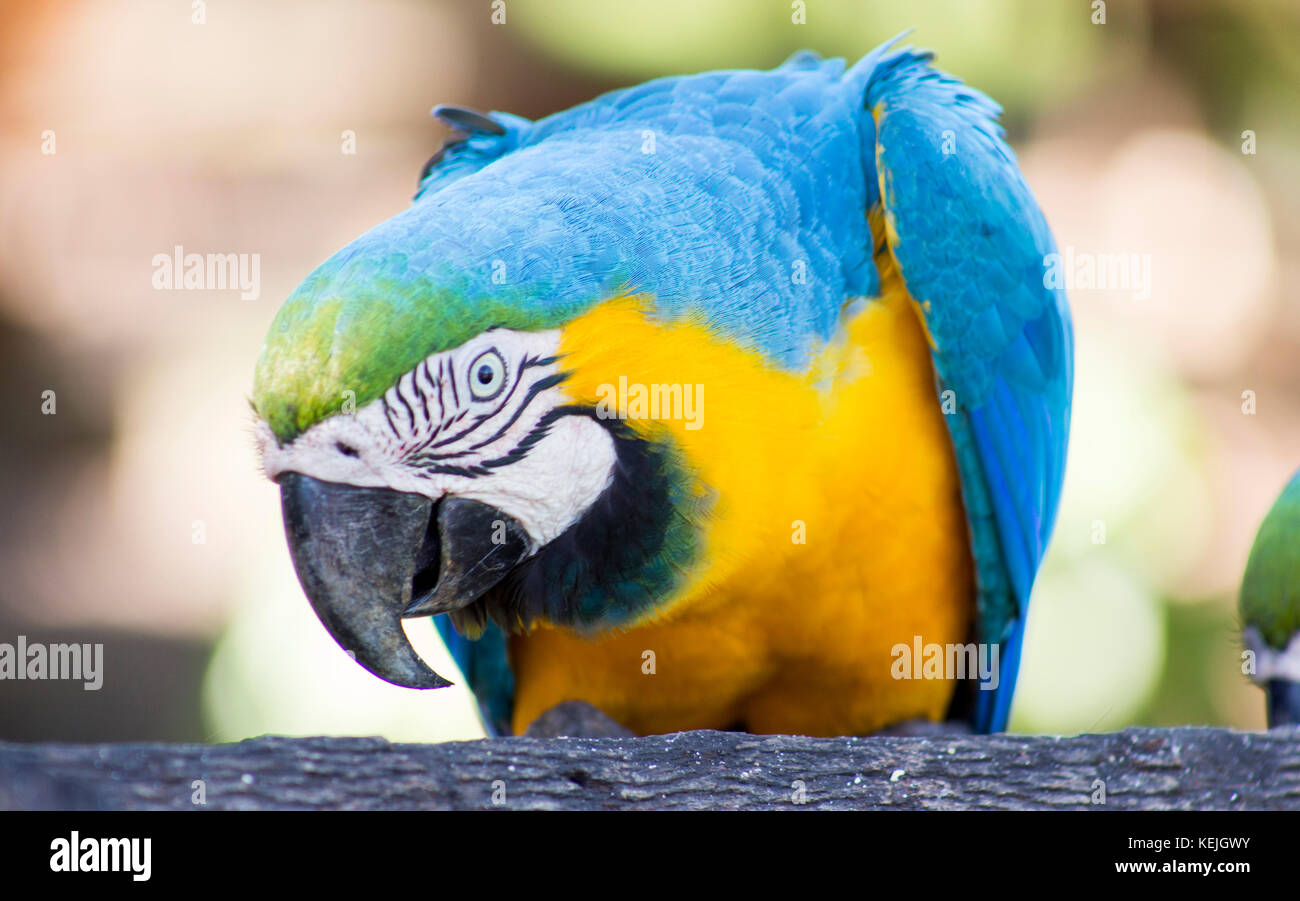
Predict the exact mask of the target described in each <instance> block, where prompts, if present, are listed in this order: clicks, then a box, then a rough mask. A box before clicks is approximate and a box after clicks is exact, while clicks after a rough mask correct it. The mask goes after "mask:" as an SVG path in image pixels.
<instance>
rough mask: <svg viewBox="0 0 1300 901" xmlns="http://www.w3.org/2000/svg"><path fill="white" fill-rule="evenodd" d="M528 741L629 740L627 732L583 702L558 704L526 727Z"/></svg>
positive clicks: (631, 735) (628, 731)
mask: <svg viewBox="0 0 1300 901" xmlns="http://www.w3.org/2000/svg"><path fill="white" fill-rule="evenodd" d="M524 735H525V736H527V737H528V738H560V737H567V738H632V737H634V736H635V735H636V733H635V732H633V731H632V730H631V729H628V728H627V727H626V726H622V725H620V724H619V723H617V722H615V721H614V720H613V719H611V718H610V717H608V716H606V715H605V714H604V713H602V712H601V711H600V710H598V709H597V708H595V707H593V706H592V705H590V704H588V703H587V702H586V701H562V702H561V703H559V704H556V705H555V706H554V707H552V708H551V709H550V710H547V711H546V712H545V713H543V714H542V715H541V716H539V717H538V718H537V719H535V720H533V721H532V722H531V723H529V724H528V728H527V729H525V730H524Z"/></svg>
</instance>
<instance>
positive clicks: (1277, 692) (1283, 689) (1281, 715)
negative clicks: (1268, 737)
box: [1264, 679, 1300, 729]
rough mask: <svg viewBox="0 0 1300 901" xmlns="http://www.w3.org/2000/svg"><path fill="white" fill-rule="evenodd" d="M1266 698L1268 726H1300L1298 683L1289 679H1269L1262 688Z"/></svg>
mask: <svg viewBox="0 0 1300 901" xmlns="http://www.w3.org/2000/svg"><path fill="white" fill-rule="evenodd" d="M1264 694H1265V696H1266V698H1267V706H1268V725H1269V728H1270V729H1271V728H1273V727H1274V726H1294V725H1297V724H1300V682H1292V681H1291V680H1290V679H1270V680H1268V682H1267V683H1266V684H1265V686H1264Z"/></svg>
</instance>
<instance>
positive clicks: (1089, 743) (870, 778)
mask: <svg viewBox="0 0 1300 901" xmlns="http://www.w3.org/2000/svg"><path fill="white" fill-rule="evenodd" d="M198 782H201V783H202V785H201V790H202V795H203V797H204V800H205V802H206V803H204V804H197V803H195V800H194V799H195V797H196V793H198V792H199V791H200V786H199V785H198V784H196V783H198ZM1103 785H1104V792H1105V794H1104V803H1097V800H1099V799H1100V797H1101V795H1100V792H1099V789H1101V788H1102V787H1103ZM1094 807H1096V808H1101V809H1116V808H1120V809H1123V808H1152V809H1225V808H1226V809H1263V808H1291V809H1300V728H1289V729H1277V730H1273V731H1272V732H1268V733H1253V732H1234V731H1229V730H1224V729H1210V728H1192V727H1181V728H1176V729H1129V730H1126V731H1124V732H1116V733H1109V734H1103V735H1080V736H1075V737H1068V738H1062V737H1052V736H1017V735H993V736H954V737H924V738H917V737H910V738H908V737H871V738H801V737H792V736H755V735H747V734H741V733H730V732H683V733H678V734H675V735H661V736H652V737H648V738H600V739H579V738H505V739H491V740H485V741H470V742H448V743H445V744H435V745H414V744H391V743H389V742H387V741H385V740H383V739H379V738H277V737H264V738H256V739H250V740H248V741H242V742H239V743H237V744H224V745H167V744H138V745H130V744H123V745H21V744H10V743H0V808H27V809H31V808H43V809H50V808H53V809H114V810H120V809H171V810H195V809H209V810H211V809H242V810H249V809H268V810H269V809H340V808H345V809H390V808H420V809H458V810H484V809H486V810H491V809H506V810H530V809H548V810H665V809H667V810H699V809H710V810H719V809H721V810H788V809H794V808H799V809H812V810H829V809H855V810H873V809H896V808H934V809H953V808H962V809H971V808H974V809H994V808H1000V809H1007V808H1011V809H1069V808H1094Z"/></svg>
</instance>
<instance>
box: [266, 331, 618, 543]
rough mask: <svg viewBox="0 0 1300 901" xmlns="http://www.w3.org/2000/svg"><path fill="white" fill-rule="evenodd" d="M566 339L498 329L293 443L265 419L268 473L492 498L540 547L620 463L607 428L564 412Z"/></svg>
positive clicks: (433, 495) (584, 506)
mask: <svg viewBox="0 0 1300 901" xmlns="http://www.w3.org/2000/svg"><path fill="white" fill-rule="evenodd" d="M559 344H560V332H559V330H558V329H552V330H550V331H545V332H518V331H511V330H508V329H492V330H490V331H487V332H484V333H483V334H482V335H479V336H477V337H475V338H472V339H471V340H469V341H467V342H465V343H464V344H462V345H461V346H460V347H458V348H455V349H454V350H450V351H445V352H443V353H437V354H433V355H432V356H430V357H428V358H427V359H425V360H424V361H422V362H421V363H420V364H419V365H417V366H416V367H415V368H414V369H412V370H411V371H409V372H407V373H405V374H404V375H403V376H402V377H401V378H400V379H398V380H397V383H396V384H395V385H393V386H392V387H391V388H389V389H388V390H387V391H386V392H384V394H383V395H382V396H381V397H379V398H377V399H376V400H373V401H371V402H370V403H368V404H366V405H365V406H364V407H362V408H361V409H359V410H357V411H356V413H355V414H347V413H340V414H337V415H335V416H331V417H330V418H328V419H325V420H322V421H321V422H319V423H317V424H316V425H314V426H312V427H311V428H310V429H308V430H307V431H306V432H304V433H303V434H301V435H299V436H298V437H297V438H296V439H294V440H293V441H292V442H290V443H288V444H286V445H283V446H281V445H280V444H279V443H278V442H277V441H276V439H275V436H274V434H272V432H271V428H270V426H268V425H267V424H266V423H265V422H259V423H258V426H257V429H258V438H259V440H260V442H261V446H262V460H263V466H264V468H265V470H266V475H267V477H268V478H271V479H275V478H276V477H277V476H279V475H280V474H281V473H285V472H299V473H302V474H303V475H307V476H311V477H312V478H315V479H320V480H321V481H325V482H337V483H341V484H346V485H358V486H363V487H372V488H391V489H393V490H395V491H404V492H410V493H412V494H420V495H424V496H425V497H428V498H430V499H432V500H438V499H439V498H441V497H443V496H444V495H454V496H457V497H464V498H469V499H471V500H476V501H480V502H481V503H485V504H490V505H491V506H493V507H496V508H497V509H498V510H500V511H501V512H502V513H505V514H507V515H508V516H511V517H514V518H515V519H516V520H518V521H519V523H520V525H522V526H523V527H524V529H525V531H527V532H528V534H529V536H530V537H531V538H532V540H533V542H534V547H533V550H534V551H535V550H536V549H537V548H538V547H540V546H542V545H544V544H547V543H548V542H550V541H553V540H554V539H555V538H557V537H558V536H559V535H560V534H561V533H563V532H564V530H565V529H567V528H568V527H569V526H571V525H572V524H573V523H574V522H576V521H577V520H578V518H579V517H581V516H582V514H583V513H584V512H585V511H586V510H587V509H588V508H589V507H590V506H591V505H592V504H593V503H594V502H595V501H596V499H597V498H598V497H600V495H601V493H602V492H603V491H604V490H605V488H606V487H608V485H609V482H610V479H611V476H612V474H613V470H614V465H615V462H616V461H615V453H614V442H613V439H612V438H611V436H610V434H609V433H608V432H607V431H606V430H605V429H604V428H603V427H601V426H600V424H599V423H597V422H595V421H594V420H593V419H591V418H590V417H588V416H584V415H581V414H572V415H569V414H565V412H564V411H558V410H557V409H556V408H557V407H562V406H563V405H565V404H567V403H569V401H570V398H569V397H568V395H567V394H565V392H564V391H563V388H562V385H563V381H562V372H563V367H562V365H561V362H560V361H559V360H558V359H557V356H556V354H557V350H558V348H559Z"/></svg>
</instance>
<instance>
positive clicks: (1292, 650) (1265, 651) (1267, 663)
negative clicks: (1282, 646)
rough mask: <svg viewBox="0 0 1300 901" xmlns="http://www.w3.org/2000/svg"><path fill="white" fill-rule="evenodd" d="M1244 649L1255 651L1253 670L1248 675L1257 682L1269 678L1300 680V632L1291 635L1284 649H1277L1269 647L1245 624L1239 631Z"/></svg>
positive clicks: (1265, 680) (1255, 631) (1256, 632)
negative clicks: (1240, 631)
mask: <svg viewBox="0 0 1300 901" xmlns="http://www.w3.org/2000/svg"><path fill="white" fill-rule="evenodd" d="M1241 637H1242V642H1243V644H1245V646H1246V650H1248V651H1254V652H1255V672H1254V674H1253V675H1252V676H1251V677H1250V678H1251V680H1252V681H1254V682H1257V683H1259V684H1261V685H1262V684H1263V683H1265V682H1268V681H1269V680H1270V679H1286V680H1288V681H1291V682H1300V633H1297V634H1295V635H1293V636H1291V642H1290V643H1289V644H1288V645H1287V646H1286V650H1284V651H1278V650H1274V649H1273V648H1271V647H1269V646H1268V644H1267V643H1266V642H1265V641H1264V638H1263V636H1261V635H1260V634H1259V632H1258V631H1257V630H1256V629H1254V628H1252V627H1250V626H1247V627H1246V628H1245V629H1243V630H1242V633H1241Z"/></svg>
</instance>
